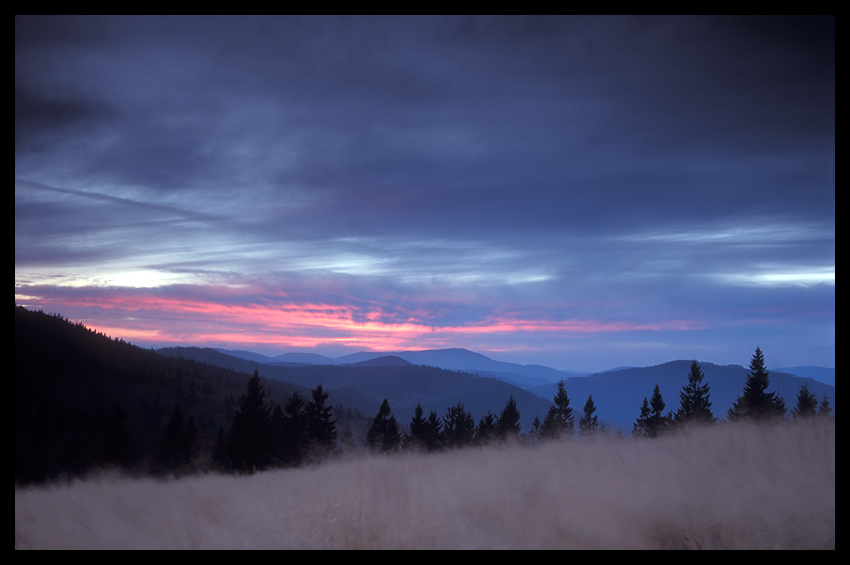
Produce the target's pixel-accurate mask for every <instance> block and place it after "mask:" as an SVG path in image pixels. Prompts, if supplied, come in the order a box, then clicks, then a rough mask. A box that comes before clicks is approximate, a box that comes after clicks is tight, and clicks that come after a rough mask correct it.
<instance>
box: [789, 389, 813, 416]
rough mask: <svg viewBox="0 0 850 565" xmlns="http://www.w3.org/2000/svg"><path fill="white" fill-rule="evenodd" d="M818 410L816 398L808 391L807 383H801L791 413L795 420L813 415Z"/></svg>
mask: <svg viewBox="0 0 850 565" xmlns="http://www.w3.org/2000/svg"><path fill="white" fill-rule="evenodd" d="M817 411H818V399H817V397H816V396H815V395H814V394H812V393H811V392H809V385H808V383H803V386H802V387H800V392H798V393H797V405H796V406H795V407H794V411H793V412H792V414H793V415H794V419H795V420H800V419H802V418H808V417H810V416H814V415H816V414H817Z"/></svg>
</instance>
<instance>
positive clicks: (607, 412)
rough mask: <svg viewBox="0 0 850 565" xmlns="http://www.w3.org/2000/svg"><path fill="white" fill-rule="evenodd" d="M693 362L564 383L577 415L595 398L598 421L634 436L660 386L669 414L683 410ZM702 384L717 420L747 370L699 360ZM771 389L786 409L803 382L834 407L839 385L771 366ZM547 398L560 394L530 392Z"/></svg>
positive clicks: (547, 389) (546, 388)
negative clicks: (635, 426)
mask: <svg viewBox="0 0 850 565" xmlns="http://www.w3.org/2000/svg"><path fill="white" fill-rule="evenodd" d="M691 362H692V361H688V360H680V361H670V362H668V363H663V364H661V365H656V366H653V367H639V368H629V369H620V370H613V371H606V372H604V373H596V374H593V375H590V376H588V377H582V378H572V379H569V380H567V381H565V386H566V389H567V394H568V395H569V397H570V400H571V406H572V407H573V413H574V414H575V413H576V408H578V409H579V410H581V408H582V407H583V406H584V402H585V401H586V400H587V397H588V395H591V394H592V395H593V402H594V404H595V405H596V408H597V415H598V417H599V420H600V421H606V422H608V423H609V425H616V426H617V427H620V428H621V429H623V430H624V431H628V432H631V429H632V424H633V423H634V421H635V420H636V419H637V417H638V414H639V413H640V404H641V402H642V401H643V398H644V397H646V398H647V399H649V397H650V396H651V395H652V389H653V387H655V385H656V383H657V384H658V386H659V388H660V390H661V394H662V396H663V398H664V402H665V404H666V407H665V412H667V411H672V412H676V410H678V408H679V393H680V392H681V390H682V387H684V386H685V385H686V384H687V382H688V373H689V372H690V365H691ZM700 367H701V369H702V372H703V375H705V377H704V378H703V384H705V383H707V384H708V385H709V387H710V390H709V392H710V394H711V397H710V400H711V403H712V405H711V409H712V412H713V413H714V416H715V417H717V418H721V419H722V418H725V417H726V411H727V410H728V409H729V408H731V407H732V404H733V403H734V402H735V401H736V400H737V398H738V396H740V395H741V394H742V392H743V389H744V384H745V383H746V380H747V375H748V374H749V371H748V369H745V368H744V367H741V366H740V365H715V364H713V363H708V362H701V363H700ZM768 372H769V375H768V378H769V379H770V387H769V388H768V391H774V392H776V393H777V394H779V396H781V397H782V398H783V399H784V400H785V405H786V407H787V408H788V410H789V411H790V410H793V408H794V406H795V405H796V403H797V393H798V392H799V390H800V388H801V387H802V385H803V384H804V383H805V384H807V385H808V387H809V391H810V392H812V393H813V394H816V395H817V397H818V400H821V399H823V397H824V396H825V395H826V396H828V397H829V402H830V404H831V405H832V407H833V411H834V409H835V387H834V386H829V385H827V384H824V383H821V382H818V381H815V380H813V379H810V378H801V377H796V376H793V375H789V374H787V373H782V372H779V371H774V370H770V369H769V368H768ZM531 391H532V392H534V393H535V394H538V395H540V396H542V397H544V398H552V397H553V396H554V395H555V393H556V392H557V386H556V385H551V384H549V385H542V386H539V387H534V388H532V389H531Z"/></svg>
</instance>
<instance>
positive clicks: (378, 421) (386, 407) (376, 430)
mask: <svg viewBox="0 0 850 565" xmlns="http://www.w3.org/2000/svg"><path fill="white" fill-rule="evenodd" d="M366 446H367V447H369V448H370V449H373V450H375V451H378V452H381V453H387V452H392V451H397V450H398V449H399V447H401V433H400V432H399V429H398V421H396V418H395V416H393V415H392V410H390V403H389V402H388V401H387V399H386V398H385V399H384V401H383V402H382V403H381V407H380V408H379V409H378V414H377V415H376V416H375V418H374V420H372V427H371V428H369V432H368V433H367V434H366Z"/></svg>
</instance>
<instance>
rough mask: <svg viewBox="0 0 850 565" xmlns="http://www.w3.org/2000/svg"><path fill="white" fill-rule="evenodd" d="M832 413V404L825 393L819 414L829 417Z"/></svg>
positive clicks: (819, 407)
mask: <svg viewBox="0 0 850 565" xmlns="http://www.w3.org/2000/svg"><path fill="white" fill-rule="evenodd" d="M830 414H832V406H830V405H829V397H828V396H826V395H824V397H823V400H821V401H820V405H819V406H818V416H824V417H829V415H830Z"/></svg>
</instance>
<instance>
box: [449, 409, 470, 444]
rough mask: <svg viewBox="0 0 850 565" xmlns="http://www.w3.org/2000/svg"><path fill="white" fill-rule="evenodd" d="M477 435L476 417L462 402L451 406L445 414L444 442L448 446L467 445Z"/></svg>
mask: <svg viewBox="0 0 850 565" xmlns="http://www.w3.org/2000/svg"><path fill="white" fill-rule="evenodd" d="M474 437H475V419H474V418H473V417H472V414H471V413H469V412H467V411H466V409H465V408H464V407H463V403H462V402H458V403H457V404H456V405H454V406H452V407H450V408H449V409H448V410H447V411H446V415H445V416H443V443H444V445H445V446H446V447H466V446H468V445H471V444H472V440H473V438H474Z"/></svg>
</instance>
